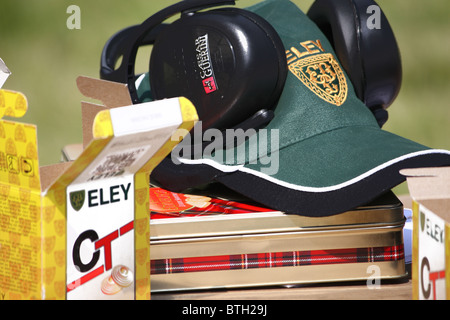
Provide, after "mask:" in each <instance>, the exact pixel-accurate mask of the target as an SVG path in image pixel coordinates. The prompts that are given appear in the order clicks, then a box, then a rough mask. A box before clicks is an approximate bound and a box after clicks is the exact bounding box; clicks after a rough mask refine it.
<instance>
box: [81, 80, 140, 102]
mask: <svg viewBox="0 0 450 320" xmlns="http://www.w3.org/2000/svg"><path fill="white" fill-rule="evenodd" d="M77 87H78V90H80V92H81V93H82V94H83V95H84V96H86V97H88V98H92V99H96V100H100V101H101V102H103V103H104V105H105V106H106V107H108V108H116V107H123V106H128V105H131V104H132V101H131V97H130V93H129V92H128V88H127V85H126V84H123V83H118V82H113V81H106V80H101V79H95V78H90V77H86V76H79V77H78V78H77Z"/></svg>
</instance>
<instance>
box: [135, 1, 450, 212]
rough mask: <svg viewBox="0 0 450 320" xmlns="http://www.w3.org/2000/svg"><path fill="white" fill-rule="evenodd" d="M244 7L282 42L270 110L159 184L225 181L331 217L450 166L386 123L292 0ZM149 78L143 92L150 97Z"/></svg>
mask: <svg viewBox="0 0 450 320" xmlns="http://www.w3.org/2000/svg"><path fill="white" fill-rule="evenodd" d="M247 10H249V11H252V12H254V13H256V14H258V15H260V16H262V17H263V18H265V19H266V20H267V21H268V22H269V23H270V24H271V25H272V26H273V27H274V28H275V30H276V31H277V32H278V34H279V36H280V38H281V40H282V41H283V44H284V47H285V49H286V56H287V63H288V69H289V72H288V76H287V79H286V83H285V86H284V89H283V92H282V94H281V97H280V99H279V101H278V104H277V106H276V108H275V109H274V118H273V120H272V121H271V122H270V123H269V124H268V125H267V126H266V127H265V128H263V129H260V130H258V131H257V132H256V134H255V135H254V136H251V137H249V138H248V139H247V140H246V141H245V143H243V144H241V145H239V146H237V147H233V148H228V149H226V150H225V149H220V148H215V149H213V150H212V149H211V150H209V151H210V152H207V153H203V155H202V156H201V157H197V158H184V159H183V158H178V159H177V160H178V161H179V163H180V164H179V165H178V166H175V170H174V171H173V172H172V175H171V176H170V177H168V178H167V177H166V178H167V179H169V180H170V179H171V181H173V182H175V183H168V184H167V185H164V183H162V187H166V188H168V189H174V187H173V186H174V185H176V181H177V179H179V181H180V185H182V186H183V188H185V187H189V188H195V187H199V184H200V183H201V184H208V183H220V184H223V185H225V186H227V187H228V188H230V189H232V190H234V191H236V192H238V193H240V194H242V195H244V196H246V197H248V198H250V199H252V200H254V201H257V202H259V203H260V204H263V205H265V206H267V207H269V208H272V209H274V210H279V211H284V212H286V213H292V214H299V215H304V216H329V215H334V214H338V213H341V212H344V211H347V210H351V209H354V208H355V207H358V206H360V205H364V204H367V203H368V202H370V201H372V200H374V199H375V198H377V197H379V196H380V195H382V194H383V193H385V192H387V191H389V190H391V189H392V188H393V187H395V186H397V185H398V184H400V183H402V182H403V181H404V180H405V177H404V176H403V175H401V174H400V173H399V171H400V170H401V169H404V168H415V167H431V166H433V167H434V166H444V165H450V152H449V151H447V150H436V149H430V148H428V147H426V146H423V145H421V144H418V143H416V142H413V141H411V140H408V139H405V138H403V137H400V136H398V135H395V134H392V133H390V132H387V131H385V130H382V129H381V128H380V126H379V125H378V123H377V121H376V119H375V117H374V115H373V114H372V112H371V111H370V110H369V109H368V108H367V107H366V106H365V105H364V103H363V102H361V100H359V99H358V97H357V96H356V94H355V92H354V89H353V86H352V83H351V82H350V80H349V78H348V77H347V75H346V74H345V72H344V70H343V68H342V67H341V65H340V63H339V61H338V60H337V58H336V55H335V53H334V51H333V47H332V46H331V44H330V43H329V41H328V40H327V38H326V37H325V35H324V34H323V33H322V32H321V31H320V30H319V29H318V27H317V26H316V25H315V24H314V23H313V22H312V21H311V20H310V19H309V18H308V17H307V16H306V15H305V14H304V13H303V12H302V11H301V10H300V9H299V8H298V7H297V6H296V5H295V4H293V3H291V2H290V1H287V0H276V1H273V0H267V1H263V2H261V3H259V4H257V5H254V6H252V7H250V8H247ZM261 68H264V66H261ZM145 77H146V76H144V77H143V78H141V79H139V86H138V93H139V95H140V97H141V99H143V100H144V98H145V97H147V98H151V93H150V91H149V85H148V81H147V80H146V78H145ZM143 79H144V80H143ZM200 120H201V119H200ZM172 161H173V158H172ZM163 180H164V179H163ZM160 182H161V181H160ZM175 189H176V187H175ZM176 191H179V190H176Z"/></svg>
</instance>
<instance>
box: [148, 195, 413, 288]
mask: <svg viewBox="0 0 450 320" xmlns="http://www.w3.org/2000/svg"><path fill="white" fill-rule="evenodd" d="M404 222H405V219H404V215H403V206H402V203H401V202H400V201H399V200H398V199H397V198H396V197H395V196H394V194H393V193H388V194H386V195H385V196H383V197H382V198H380V199H377V200H376V201H375V202H373V203H371V204H369V205H367V206H364V207H361V208H357V209H355V210H353V211H349V212H346V213H343V214H340V215H336V216H331V217H326V218H308V217H303V216H298V215H286V214H284V213H281V212H252V213H241V214H231V215H227V214H221V215H208V216H197V217H195V216H194V217H185V218H175V219H156V220H153V219H151V222H150V230H151V237H150V239H151V241H150V247H151V249H150V256H151V290H152V292H164V291H181V290H198V289H213V288H235V287H255V286H267V285H288V284H289V285H293V284H303V283H318V282H335V281H349V280H367V279H369V278H370V277H374V276H377V277H379V278H380V279H388V278H389V279H390V278H400V277H403V276H405V275H406V271H405V262H404V252H403V226H404Z"/></svg>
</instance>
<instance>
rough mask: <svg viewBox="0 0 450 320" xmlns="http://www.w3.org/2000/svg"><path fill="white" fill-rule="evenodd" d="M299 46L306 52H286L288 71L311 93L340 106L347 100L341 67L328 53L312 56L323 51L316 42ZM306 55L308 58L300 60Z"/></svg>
mask: <svg viewBox="0 0 450 320" xmlns="http://www.w3.org/2000/svg"><path fill="white" fill-rule="evenodd" d="M301 45H302V46H303V47H304V48H305V49H306V52H300V51H299V50H298V49H296V48H291V50H288V51H287V52H286V54H287V59H288V66H289V70H290V71H291V72H292V73H293V74H294V75H295V76H296V77H297V78H298V79H299V80H300V81H301V82H302V83H303V84H304V85H305V86H307V87H308V88H309V89H310V90H311V91H312V92H314V93H315V94H316V95H317V96H319V97H320V98H322V99H323V100H325V101H326V102H328V103H331V104H334V105H336V106H340V105H342V104H343V103H344V102H345V100H346V99H347V91H348V86H347V81H346V79H345V75H344V73H343V72H342V69H341V67H340V66H339V64H338V62H337V61H336V59H335V58H334V56H333V55H332V54H330V53H323V54H318V55H313V56H311V55H312V54H315V53H318V52H320V51H323V48H322V46H321V45H320V42H319V41H318V40H317V41H316V42H313V41H305V42H302V43H301ZM305 55H307V56H308V57H306V58H302V59H300V57H303V56H305Z"/></svg>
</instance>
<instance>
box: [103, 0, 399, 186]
mask: <svg viewBox="0 0 450 320" xmlns="http://www.w3.org/2000/svg"><path fill="white" fill-rule="evenodd" d="M232 4H235V2H234V1H232V0H184V1H181V2H179V3H176V4H174V5H172V6H169V7H167V8H165V9H163V10H161V11H159V12H157V13H156V14H154V15H152V16H151V17H150V18H148V19H147V20H145V21H144V22H143V23H142V24H140V25H135V26H131V27H129V28H126V29H124V30H122V31H119V32H118V33H116V34H115V35H113V36H112V38H111V39H109V40H108V42H107V43H106V45H105V47H104V49H103V52H102V55H101V70H100V76H101V78H102V79H105V80H110V81H117V82H121V83H126V84H127V85H128V89H129V91H130V95H131V98H132V101H133V103H139V102H140V101H139V98H138V94H137V90H136V84H135V82H136V78H137V76H136V74H135V68H134V65H135V62H136V55H137V51H138V48H139V47H140V46H143V45H153V48H152V53H151V57H150V62H149V74H148V76H149V82H150V89H151V94H152V98H153V99H155V100H157V99H163V98H170V97H176V96H185V97H186V98H188V99H190V100H191V101H192V102H193V104H194V105H195V107H196V108H197V112H198V114H199V118H200V120H201V121H202V129H203V130H206V129H208V128H211V127H213V128H217V129H221V130H225V129H237V128H242V129H243V130H244V131H245V130H246V129H248V128H255V129H257V128H259V127H263V126H265V125H266V124H267V123H268V122H269V121H270V120H271V119H272V118H273V111H272V110H271V109H273V108H274V107H275V106H276V104H277V101H278V98H279V96H280V95H281V92H282V90H283V87H284V83H285V79H286V76H287V73H288V70H287V62H286V52H285V49H284V46H283V44H282V41H281V39H280V38H279V36H278V34H277V32H276V31H275V30H274V29H273V27H272V26H271V25H270V24H269V23H268V22H267V21H266V20H264V19H263V18H262V17H260V16H258V15H256V14H254V13H252V12H250V11H247V10H243V9H238V8H234V7H222V8H214V7H219V6H224V5H232ZM371 6H376V8H377V9H378V10H380V12H379V19H380V21H379V25H380V29H377V28H375V29H371V28H369V27H368V23H367V22H368V20H369V18H370V17H371V14H373V13H372V12H371V11H369V9H370V7H371ZM207 8H212V9H210V10H204V9H207ZM179 13H181V17H180V18H179V19H178V20H176V21H174V22H172V23H170V24H167V23H165V21H166V20H167V19H168V18H169V17H172V16H174V15H175V14H179ZM308 16H309V18H310V19H311V20H312V21H314V22H315V23H316V24H317V25H318V27H319V28H320V29H321V30H322V32H323V33H324V34H325V35H326V36H327V38H328V39H329V40H330V42H331V44H332V45H333V46H334V49H335V52H336V54H337V56H338V59H339V61H340V62H341V64H342V66H343V67H344V69H345V70H346V72H347V75H348V76H349V78H350V80H351V81H352V83H353V86H354V87H355V91H356V94H357V96H358V98H359V99H360V100H362V101H363V102H364V103H365V105H366V106H368V107H369V108H370V109H371V110H372V112H373V114H374V115H375V117H376V118H377V121H378V124H379V125H380V127H381V126H382V125H383V124H384V123H385V122H386V121H387V118H388V113H387V111H386V108H387V107H388V106H389V105H390V104H391V103H392V102H393V100H394V99H395V97H396V96H397V94H398V91H399V89H400V85H401V71H402V70H401V61H400V54H399V50H398V47H397V43H396V41H395V37H394V34H393V32H392V30H391V28H390V26H389V23H388V22H387V19H386V17H385V15H384V14H383V12H382V11H381V9H380V8H379V7H378V6H377V5H376V3H375V1H373V0H316V1H315V2H314V3H313V5H312V6H311V8H310V10H309V11H308ZM377 18H378V17H377ZM120 57H122V62H121V64H120V65H119V67H117V68H116V67H115V65H116V63H117V62H118V61H119V59H120ZM224 141H226V139H224ZM209 143H210V142H209ZM206 144H207V143H206ZM203 147H205V144H204V145H203ZM193 149H196V148H195V147H193ZM191 154H192V155H194V156H195V153H194V152H192V153H191ZM216 174H217V172H216V171H215V170H214V169H212V168H211V167H210V166H206V165H199V166H187V165H183V164H178V165H175V164H174V163H173V162H172V160H171V159H170V157H168V158H166V159H164V160H163V161H162V162H161V163H160V164H159V165H158V167H157V168H155V170H154V171H153V172H152V179H153V180H154V181H155V182H156V183H158V184H159V185H161V186H162V187H164V188H166V189H169V190H172V191H183V190H185V189H186V188H189V187H193V186H198V185H202V184H206V183H209V182H211V181H213V180H214V176H215V175H216Z"/></svg>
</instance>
